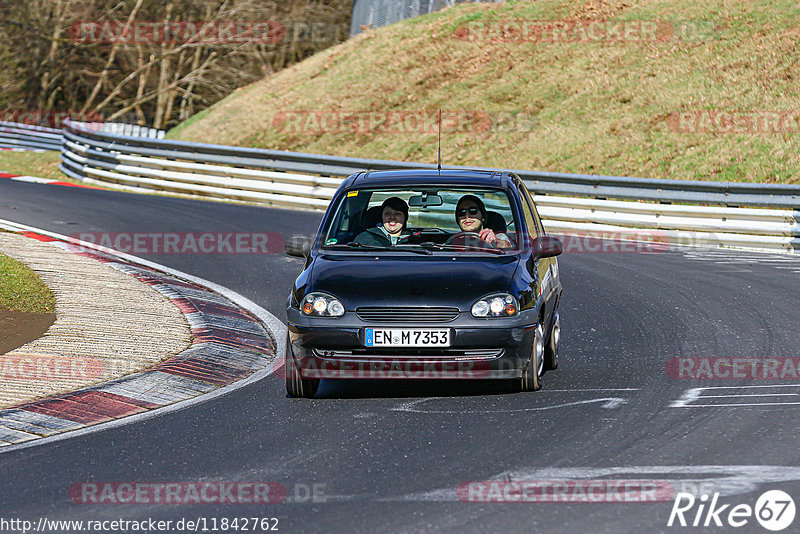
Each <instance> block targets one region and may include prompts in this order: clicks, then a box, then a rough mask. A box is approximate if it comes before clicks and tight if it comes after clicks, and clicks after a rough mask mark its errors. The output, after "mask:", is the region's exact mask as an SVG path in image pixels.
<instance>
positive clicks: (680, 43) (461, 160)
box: [169, 0, 800, 183]
mask: <svg viewBox="0 0 800 534" xmlns="http://www.w3.org/2000/svg"><path fill="white" fill-rule="evenodd" d="M713 4H714V5H713V6H710V5H708V4H707V3H702V2H700V3H698V2H693V1H690V0H674V1H671V2H665V1H664V0H641V1H638V2H633V3H631V2H624V1H622V0H588V1H586V2H567V1H565V0H540V1H537V2H513V1H509V2H504V3H499V4H494V3H492V4H488V3H484V4H473V3H464V4H460V5H456V6H453V7H452V8H448V9H445V10H442V11H440V12H437V13H434V14H431V15H428V16H424V17H418V18H416V19H410V20H406V21H403V22H400V23H398V24H394V25H391V26H387V27H384V28H378V29H376V30H369V31H367V32H365V33H363V34H361V35H359V36H357V37H355V38H352V39H350V40H349V41H347V42H345V43H343V44H341V45H338V46H335V47H332V48H330V49H327V50H324V51H322V52H320V53H318V54H316V55H315V56H313V57H311V58H309V59H307V60H306V61H303V62H302V63H299V64H297V65H294V66H292V67H290V68H288V69H285V70H283V71H281V72H278V73H276V74H275V75H273V76H270V77H269V78H267V79H265V80H263V81H259V82H256V83H255V84H252V85H250V86H248V87H245V88H243V89H241V90H239V91H237V92H236V93H234V94H232V95H231V96H229V97H228V98H226V99H224V100H222V101H220V102H218V103H217V104H215V105H214V106H212V107H211V108H209V109H208V110H206V112H204V113H203V114H202V115H201V116H198V117H195V118H193V120H192V121H191V122H187V123H185V124H183V125H181V126H179V127H177V128H176V129H174V130H173V131H171V132H170V133H169V137H170V138H178V139H183V140H187V141H197V142H206V143H218V144H229V145H238V146H254V147H260V148H271V149H282V150H293V151H300V152H315V153H322V154H331V155H338V156H356V157H369V158H383V159H397V160H405V161H426V162H435V158H436V132H435V128H423V129H418V128H414V127H411V128H409V129H408V131H402V130H403V129H402V128H399V130H401V131H397V130H398V129H395V131H382V130H381V129H380V128H372V127H370V126H369V125H368V126H366V127H363V126H356V127H353V125H352V124H346V123H342V122H341V121H340V120H338V119H339V118H340V117H341V116H343V115H347V114H353V113H362V114H369V113H376V114H377V115H378V116H383V117H384V118H385V117H386V116H387V113H388V112H411V113H414V112H427V113H429V114H433V113H435V110H437V109H439V108H442V109H444V110H445V111H446V112H447V111H451V112H459V111H465V112H469V113H477V114H479V115H480V114H483V115H484V116H489V117H491V121H490V123H489V127H485V126H486V125H485V124H483V125H480V124H479V125H478V127H471V126H470V125H469V124H467V127H466V128H463V129H458V128H451V129H450V130H449V131H448V128H447V127H445V129H444V135H443V138H442V155H443V159H444V162H445V163H446V164H462V165H479V166H491V167H504V168H518V169H530V170H542V171H561V172H571V173H588V174H603V175H612V176H613V175H622V176H639V177H650V178H676V179H694V180H715V181H752V182H767V183H797V182H800V84H798V83H797V82H798V80H799V79H800V75H798V72H799V71H798V54H797V43H798V41H799V40H800V4H798V3H797V2H796V1H794V0H729V1H725V2H715V3H713ZM514 21H521V22H525V21H558V23H559V24H567V25H569V24H576V25H577V26H575V27H578V28H579V27H580V25H579V23H582V22H586V23H588V22H591V21H600V22H601V23H608V24H612V25H613V24H617V23H619V22H628V23H630V24H629V26H623V27H622V31H623V32H624V31H626V29H627V28H630V29H632V30H633V31H632V37H630V38H625V37H624V36H625V34H624V33H622V34H620V35H622V37H623V38H621V39H618V40H616V41H609V40H603V39H602V38H601V39H595V38H592V37H587V38H585V39H584V38H581V37H580V33H579V32H575V31H573V32H571V33H570V34H569V35H570V36H571V37H570V38H569V39H561V38H552V39H542V40H539V41H530V40H527V41H526V40H525V39H523V38H519V36H520V35H521V33H520V32H517V33H514V31H512V32H511V33H510V34H508V35H510V37H509V36H507V35H506V34H504V33H503V31H498V29H499V28H503V27H504V26H503V24H505V23H508V22H512V23H513V22H514ZM651 23H653V24H656V26H657V28H658V31H657V34H656V36H657V38H652V39H651V38H649V37H647V35H646V33H647V32H646V31H645V30H644V27H645V26H644V25H646V24H651ZM505 27H508V26H505ZM511 27H512V28H513V25H512V26H511ZM519 27H522V26H519ZM475 28H477V29H475ZM603 28H608V26H603ZM473 29H474V31H473ZM617 29H619V27H618V28H617ZM662 30H663V31H662ZM603 31H605V30H602V28H601V30H600V31H599V34H600V35H601V36H602V34H603ZM611 31H612V30H611V29H608V32H611ZM597 34H598V32H595V35H597ZM550 35H554V32H551V34H550ZM589 35H590V36H591V35H592V34H591V33H589ZM575 36H578V37H577V38H575ZM640 36H644V37H640ZM780 113H784V114H786V115H791V117H790V118H791V120H788V122H784V123H782V124H781V125H777V126H776V124H777V123H776V122H773V121H774V120H776V119H775V115H776V114H780ZM289 116H290V117H291V118H292V120H288V119H287V117H289ZM298 117H299V119H298ZM728 117H734V118H735V119H732V120H736V123H735V126H736V127H735V128H730V129H728V124H727V123H726V120H727V118H728ZM752 117H755V118H754V119H752V120H755V121H762V122H761V123H759V124H758V125H757V126H755V127H754V128H753V127H748V126H747V125H746V124H743V123H746V122H747V121H748V120H750V118H752ZM323 119H325V120H327V122H324V121H323ZM762 119H763V120H762ZM781 120H783V119H781ZM472 126H475V125H472ZM748 128H749V129H748ZM740 129H741V131H740ZM728 130H730V131H728Z"/></svg>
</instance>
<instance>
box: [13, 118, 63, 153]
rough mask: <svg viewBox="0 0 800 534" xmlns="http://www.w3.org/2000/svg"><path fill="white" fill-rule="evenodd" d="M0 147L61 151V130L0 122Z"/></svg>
mask: <svg viewBox="0 0 800 534" xmlns="http://www.w3.org/2000/svg"><path fill="white" fill-rule="evenodd" d="M0 146H2V147H5V148H35V149H40V150H61V130H56V129H53V128H45V127H43V126H31V125H29V124H18V123H15V122H4V121H0Z"/></svg>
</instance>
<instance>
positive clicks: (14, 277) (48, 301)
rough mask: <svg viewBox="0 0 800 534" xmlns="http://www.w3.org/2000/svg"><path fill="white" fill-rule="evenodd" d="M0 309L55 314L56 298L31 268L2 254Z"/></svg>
mask: <svg viewBox="0 0 800 534" xmlns="http://www.w3.org/2000/svg"><path fill="white" fill-rule="evenodd" d="M0 309H3V310H8V311H17V312H26V313H54V312H55V310H56V297H55V295H53V292H52V291H50V288H48V287H47V286H46V285H45V284H44V282H42V280H41V278H39V276H38V275H37V274H36V273H35V272H33V270H31V269H30V267H28V266H27V265H25V264H24V263H22V262H19V261H17V260H15V259H12V258H9V257H8V256H6V255H5V254H2V253H0Z"/></svg>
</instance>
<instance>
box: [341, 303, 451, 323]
mask: <svg viewBox="0 0 800 534" xmlns="http://www.w3.org/2000/svg"><path fill="white" fill-rule="evenodd" d="M356 314H357V315H358V317H359V318H360V319H361V320H362V321H368V322H376V323H390V322H391V323H447V322H450V321H452V320H453V319H455V318H456V317H458V308H449V307H444V306H430V307H423V306H419V307H417V306H407V307H399V306H395V307H388V306H386V307H384V306H374V307H372V306H371V307H362V308H358V309H356Z"/></svg>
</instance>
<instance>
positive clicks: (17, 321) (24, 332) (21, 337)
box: [0, 310, 56, 354]
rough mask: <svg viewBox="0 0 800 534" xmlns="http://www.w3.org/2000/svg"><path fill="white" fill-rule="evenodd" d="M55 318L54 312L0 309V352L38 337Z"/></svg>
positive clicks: (10, 349) (12, 348)
mask: <svg viewBox="0 0 800 534" xmlns="http://www.w3.org/2000/svg"><path fill="white" fill-rule="evenodd" d="M55 320H56V314H55V313H25V312H15V311H7V310H0V354H5V353H6V352H10V351H12V350H14V349H16V348H18V347H21V346H22V345H24V344H26V343H30V342H31V341H33V340H35V339H39V338H40V337H42V336H43V335H44V333H45V332H47V330H48V329H49V328H50V326H51V325H52V324H53V323H54V322H55Z"/></svg>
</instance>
